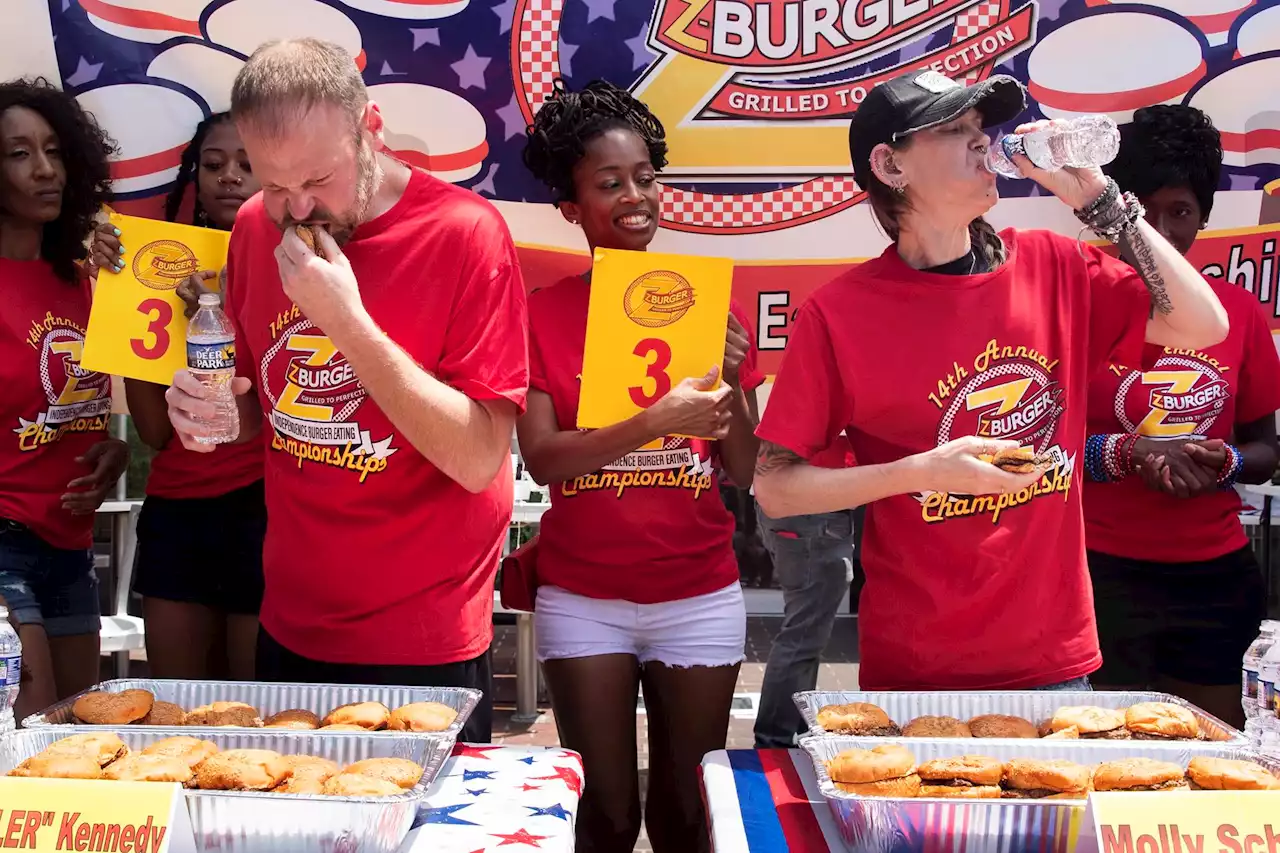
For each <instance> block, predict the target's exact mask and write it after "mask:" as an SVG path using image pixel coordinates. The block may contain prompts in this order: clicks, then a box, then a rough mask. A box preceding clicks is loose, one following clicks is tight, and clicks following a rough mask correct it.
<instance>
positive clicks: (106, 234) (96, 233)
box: [89, 222, 124, 272]
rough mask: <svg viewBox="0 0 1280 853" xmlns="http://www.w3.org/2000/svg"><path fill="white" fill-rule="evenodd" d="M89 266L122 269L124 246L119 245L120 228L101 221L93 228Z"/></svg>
mask: <svg viewBox="0 0 1280 853" xmlns="http://www.w3.org/2000/svg"><path fill="white" fill-rule="evenodd" d="M89 268H90V269H92V270H98V269H105V270H110V271H111V272H120V270H122V269H124V246H121V245H120V229H119V228H117V227H115V226H114V225H112V224H111V223H110V222H103V223H101V224H99V225H98V226H97V227H95V228H94V229H93V242H92V243H90V244H89Z"/></svg>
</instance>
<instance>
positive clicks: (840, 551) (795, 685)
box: [755, 505, 853, 749]
mask: <svg viewBox="0 0 1280 853" xmlns="http://www.w3.org/2000/svg"><path fill="white" fill-rule="evenodd" d="M756 517H757V518H758V519H759V521H760V533H761V537H762V538H763V540H764V546H765V548H766V549H768V551H769V556H770V557H772V558H773V576H774V579H775V580H776V581H777V582H778V585H779V586H781V587H782V601H783V619H782V630H781V631H779V632H778V636H777V637H775V638H774V640H773V647H772V648H771V649H770V650H769V663H768V665H767V666H766V667H765V671H764V685H763V687H762V688H761V690H760V709H759V712H758V713H757V715H756V727H755V735H756V748H757V749H777V748H785V747H790V746H792V745H793V744H794V741H795V736H796V735H797V734H799V733H800V732H802V731H803V730H804V719H803V718H802V717H801V716H800V712H799V711H797V710H796V706H795V703H794V702H792V700H791V694H793V693H796V692H797V691H801V690H813V689H814V688H815V687H817V684H818V661H819V658H820V656H821V655H822V650H823V648H825V647H826V645H827V640H829V639H830V638H831V628H832V626H833V625H834V624H835V620H836V612H837V611H838V610H839V608H840V600H841V599H842V598H843V597H844V594H845V593H846V592H848V591H849V583H850V581H851V580H852V579H853V511H852V510H842V511H840V512H832V513H824V514H821V515H801V516H795V517H792V518H782V519H773V518H769V517H768V516H767V515H765V514H764V512H763V511H762V510H760V508H759V506H758V505H757V507H756Z"/></svg>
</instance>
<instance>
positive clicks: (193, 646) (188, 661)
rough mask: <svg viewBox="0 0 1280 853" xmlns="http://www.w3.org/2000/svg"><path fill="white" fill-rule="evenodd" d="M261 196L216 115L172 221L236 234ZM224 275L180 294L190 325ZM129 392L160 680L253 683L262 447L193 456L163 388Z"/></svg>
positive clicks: (109, 250) (204, 126) (194, 154)
mask: <svg viewBox="0 0 1280 853" xmlns="http://www.w3.org/2000/svg"><path fill="white" fill-rule="evenodd" d="M193 189H194V192H193V193H192V192H191V190H193ZM258 190H259V185H258V181H257V180H256V179H255V178H254V176H253V170H252V168H251V167H250V164H249V159H248V157H247V156H246V154H245V151H244V145H243V144H242V143H241V142H240V135H239V134H238V133H237V132H236V126H235V124H233V123H232V121H231V116H230V114H229V113H216V114H214V115H212V116H210V117H209V118H207V119H205V120H204V121H203V122H201V123H200V125H199V127H197V128H196V133H195V136H194V137H192V139H191V142H190V143H189V144H188V145H187V147H186V150H184V151H183V153H182V165H181V167H180V168H179V170H178V179H177V182H176V183H175V184H174V187H173V190H172V191H171V192H170V193H169V197H168V199H167V201H166V204H165V216H166V218H167V219H168V220H169V221H171V222H172V221H175V220H177V218H178V215H179V213H180V211H181V210H182V209H183V207H184V206H185V205H186V204H187V202H188V195H191V196H193V198H191V199H190V201H191V205H192V207H191V210H192V214H191V221H192V224H193V225H199V226H204V227H209V228H218V229H221V230H224V231H230V230H231V226H232V225H234V224H235V221H236V213H237V212H238V211H239V210H240V205H242V204H244V203H245V201H247V200H248V199H249V198H250V196H252V195H253V194H254V193H256V192H257V191H258ZM122 255H123V247H121V245H120V240H119V238H118V236H117V233H116V232H115V230H114V229H113V228H111V226H109V225H108V226H104V227H103V228H100V229H98V232H97V234H96V235H95V244H94V260H95V261H96V263H97V265H98V266H99V267H100V268H104V269H115V270H117V271H118V270H119V269H121V263H122V262H121V261H120V258H121V257H122ZM214 275H215V273H213V272H204V273H200V274H198V275H195V276H192V277H191V278H190V279H188V280H187V281H186V282H185V283H184V284H183V285H181V286H180V287H179V288H178V295H179V296H181V297H182V298H183V301H184V302H186V303H187V314H188V316H190V314H192V313H194V311H195V306H196V303H197V301H198V300H199V296H200V293H201V292H204V291H205V289H206V288H205V284H204V282H205V281H207V280H208V279H210V278H212V277H213V276H214ZM124 385H125V393H126V394H127V396H128V400H129V413H130V414H131V415H132V416H133V422H134V425H135V426H136V427H137V429H138V435H139V437H140V438H141V439H142V440H143V441H144V442H146V443H147V445H149V446H150V447H153V448H155V450H156V455H155V456H154V457H153V458H152V460H151V473H150V475H149V476H148V478H147V499H146V502H145V503H144V504H143V507H142V514H141V516H140V517H139V518H138V549H137V558H136V560H135V565H134V590H135V591H136V592H137V593H138V594H139V595H141V596H142V607H143V616H144V617H145V619H146V622H147V662H148V664H149V665H150V667H151V673H152V675H154V676H156V677H157V678H187V679H208V678H216V679H221V678H230V679H233V680H242V681H249V680H252V678H253V674H254V652H255V648H256V645H257V638H258V609H259V607H260V606H261V604H262V588H263V581H262V541H263V538H264V537H265V535H266V526H267V509H266V504H265V498H264V495H263V481H262V478H263V456H262V444H261V442H260V441H249V442H245V443H243V444H222V445H219V446H218V448H217V450H215V451H214V454H215V455H214V456H213V458H212V459H210V458H209V457H208V456H207V455H206V454H203V453H196V452H194V451H191V450H187V449H186V448H184V447H183V446H182V443H181V442H180V441H178V440H177V438H176V437H175V436H174V434H173V427H172V426H171V425H170V424H169V414H168V407H167V405H166V403H165V399H164V392H165V386H163V385H157V384H155V383H153V382H145V381H142V380H140V379H125V380H124ZM179 638H181V641H180V642H179V641H178V640H179Z"/></svg>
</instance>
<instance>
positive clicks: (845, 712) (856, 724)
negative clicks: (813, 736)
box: [818, 702, 902, 737]
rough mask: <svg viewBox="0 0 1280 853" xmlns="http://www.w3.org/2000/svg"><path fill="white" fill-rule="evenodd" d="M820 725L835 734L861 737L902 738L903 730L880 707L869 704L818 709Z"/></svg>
mask: <svg viewBox="0 0 1280 853" xmlns="http://www.w3.org/2000/svg"><path fill="white" fill-rule="evenodd" d="M818 725H819V726H821V727H822V728H823V729H824V730H825V731H828V732H833V733H835V734H846V735H857V736H859V737H901V736H902V730H901V729H899V728H898V726H897V725H896V724H895V723H894V722H893V720H891V719H889V715H888V714H886V713H885V712H884V710H883V709H882V708H880V706H879V705H872V704H871V703H869V702H850V703H849V704H847V705H826V706H824V707H822V708H819V709H818Z"/></svg>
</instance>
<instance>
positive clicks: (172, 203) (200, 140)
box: [164, 112, 231, 225]
mask: <svg viewBox="0 0 1280 853" xmlns="http://www.w3.org/2000/svg"><path fill="white" fill-rule="evenodd" d="M230 120H231V113H228V112H222V113H214V114H213V115H211V116H209V117H208V118H207V119H205V120H204V121H202V122H200V123H199V124H198V125H196V133H195V136H192V137H191V141H190V142H188V143H187V147H186V148H184V149H182V165H180V166H179V167H178V177H177V179H176V180H175V181H174V184H173V189H171V190H170V191H169V195H168V197H167V198H165V200H164V218H165V219H167V220H169V221H170V222H174V221H176V220H177V218H178V210H179V208H181V207H182V199H183V197H184V196H186V194H187V187H189V186H191V184H193V183H194V182H195V180H196V176H197V174H198V173H199V171H200V150H201V149H202V148H203V147H204V140H205V137H207V136H208V135H209V131H210V130H212V129H213V128H214V127H215V126H217V125H219V124H222V123H223V122H224V121H230ZM191 224H192V225H207V224H208V219H207V217H206V215H205V212H204V207H203V206H202V205H201V204H200V193H199V191H198V190H197V192H196V193H195V204H194V206H193V207H192V210H191Z"/></svg>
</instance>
